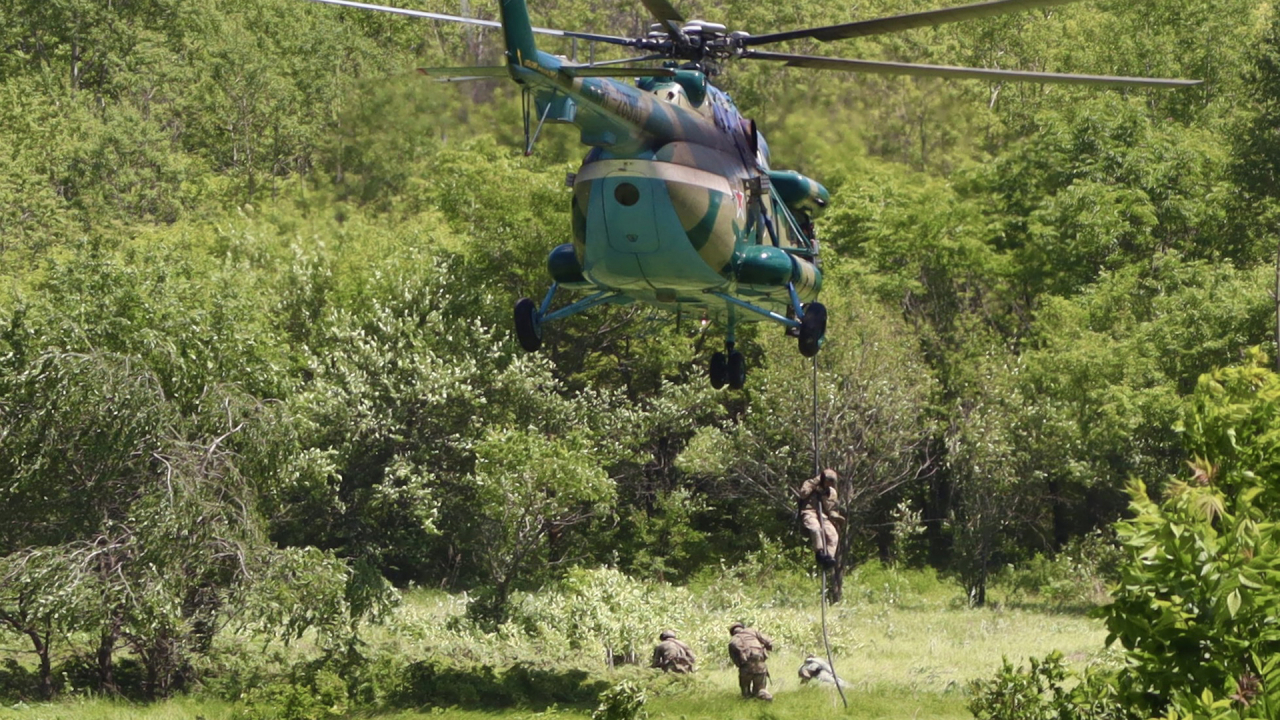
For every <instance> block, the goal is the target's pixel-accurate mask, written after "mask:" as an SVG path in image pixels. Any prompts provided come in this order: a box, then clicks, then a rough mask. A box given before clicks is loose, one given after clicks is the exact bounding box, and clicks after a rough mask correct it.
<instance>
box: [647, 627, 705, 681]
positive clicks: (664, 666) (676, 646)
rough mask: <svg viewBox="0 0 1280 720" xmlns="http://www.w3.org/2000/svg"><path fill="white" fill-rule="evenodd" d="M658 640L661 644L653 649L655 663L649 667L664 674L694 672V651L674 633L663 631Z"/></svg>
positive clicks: (651, 663)
mask: <svg viewBox="0 0 1280 720" xmlns="http://www.w3.org/2000/svg"><path fill="white" fill-rule="evenodd" d="M658 640H660V641H661V642H659V643H658V646H657V647H655V648H654V649H653V661H652V662H650V663H649V667H652V668H658V669H659V670H662V671H663V672H673V673H691V672H693V663H694V658H693V650H691V649H689V646H688V645H685V644H684V643H683V642H681V641H680V640H679V638H677V637H676V634H675V633H674V632H672V631H670V630H663V631H662V633H661V634H659V635H658Z"/></svg>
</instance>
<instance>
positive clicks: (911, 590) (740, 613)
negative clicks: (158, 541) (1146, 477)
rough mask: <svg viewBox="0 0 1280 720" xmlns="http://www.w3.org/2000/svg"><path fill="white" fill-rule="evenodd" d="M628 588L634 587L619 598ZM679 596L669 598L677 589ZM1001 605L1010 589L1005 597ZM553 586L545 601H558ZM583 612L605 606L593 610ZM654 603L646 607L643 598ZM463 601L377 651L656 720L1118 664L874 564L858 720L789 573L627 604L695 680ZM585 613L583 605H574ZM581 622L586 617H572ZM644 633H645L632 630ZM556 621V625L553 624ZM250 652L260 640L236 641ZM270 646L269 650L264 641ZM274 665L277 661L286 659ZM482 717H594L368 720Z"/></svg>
mask: <svg viewBox="0 0 1280 720" xmlns="http://www.w3.org/2000/svg"><path fill="white" fill-rule="evenodd" d="M618 592H625V588H623V589H621V590H618ZM663 592H668V591H663ZM993 595H995V596H996V597H997V599H999V593H993ZM557 597H558V596H557V595H556V593H555V592H554V591H550V590H548V591H544V592H543V593H542V594H540V595H539V596H538V597H537V598H536V599H537V601H538V602H548V601H554V600H556V598H557ZM575 602H578V603H588V604H587V605H583V606H582V607H584V608H586V609H591V608H593V607H596V606H595V605H590V603H591V602H598V601H584V600H577V601H575ZM637 602H640V601H637ZM464 607H465V604H464V602H463V600H462V599H461V598H460V597H458V596H452V595H448V594H444V593H440V592H429V591H411V592H407V593H405V596H404V602H403V604H402V606H401V607H400V608H399V609H398V610H397V612H396V614H395V617H394V618H392V620H391V621H390V622H389V623H387V624H385V625H383V626H380V627H377V628H373V629H371V630H370V631H369V632H368V633H367V634H366V640H367V641H368V643H369V644H368V646H367V647H368V650H369V652H370V653H371V654H373V655H377V656H381V657H391V658H397V659H403V660H405V661H411V660H415V659H422V658H443V659H448V660H450V661H452V662H454V663H457V664H460V665H463V666H466V665H467V664H469V663H480V664H490V665H495V666H505V665H507V664H510V663H512V662H517V661H520V662H526V663H531V664H535V665H536V666H538V667H542V668H547V669H553V670H560V669H565V670H567V669H570V668H574V667H576V668H581V669H583V670H586V671H588V672H589V673H591V674H592V676H594V677H597V678H601V679H604V680H606V681H608V682H610V683H613V682H618V681H620V680H631V681H633V682H636V683H638V684H640V685H642V686H644V687H645V688H646V692H647V693H648V696H649V702H648V704H647V705H646V708H647V710H648V711H649V715H650V717H651V718H673V719H683V720H698V719H703V718H705V719H706V720H789V719H792V718H794V719H795V720H801V719H802V718H803V719H806V720H810V719H820V718H837V717H839V718H861V719H866V720H871V719H873V718H875V719H880V718H883V719H890V718H892V719H895V720H897V719H902V720H914V719H915V718H944V719H945V718H955V719H956V720H960V719H962V718H968V717H969V713H968V712H967V710H966V709H965V704H966V702H967V700H968V693H967V689H966V687H967V683H968V681H969V680H971V679H974V678H979V677H989V676H991V675H992V674H994V672H995V671H996V669H997V668H998V667H999V666H1000V663H1001V658H1002V657H1008V658H1009V659H1010V660H1013V661H1014V662H1015V663H1025V661H1026V658H1027V657H1028V656H1043V655H1045V654H1047V653H1049V652H1050V651H1052V650H1060V651H1062V653H1063V654H1064V656H1065V657H1066V658H1067V660H1068V662H1070V663H1072V664H1075V665H1077V666H1079V665H1083V664H1086V663H1090V662H1106V661H1107V659H1108V658H1107V656H1106V655H1105V653H1104V652H1103V645H1102V643H1103V639H1104V636H1105V632H1104V630H1103V629H1102V627H1101V625H1100V624H1099V623H1098V622H1097V621H1095V620H1092V619H1089V618H1087V617H1085V616H1084V615H1082V614H1081V613H1079V612H1055V611H1051V610H1048V609H1044V608H1037V607H1035V606H1033V605H1021V606H1016V607H1014V606H1009V605H1005V604H1003V603H993V606H992V607H989V608H983V609H977V610H973V609H968V608H967V607H965V606H964V603H963V594H962V593H961V592H960V590H959V588H957V587H955V586H954V585H951V584H950V583H947V582H944V581H941V580H939V579H938V578H937V577H936V576H935V575H934V574H933V573H932V572H918V571H908V572H901V571H894V570H886V569H883V568H880V567H878V566H868V567H866V568H863V569H860V570H859V571H858V572H857V573H855V574H854V575H852V576H851V577H850V578H849V579H848V581H847V584H846V595H845V601H844V602H843V603H841V604H840V605H837V606H835V607H832V608H830V609H829V610H828V630H829V634H830V637H831V641H832V645H833V648H834V649H835V653H836V656H835V660H836V669H837V671H838V672H839V674H840V676H841V677H842V678H844V679H845V680H846V681H847V682H849V683H850V687H849V688H847V689H846V691H845V694H846V696H847V698H848V701H849V708H848V710H847V711H846V710H845V709H844V708H843V707H842V705H841V703H840V698H839V696H838V695H837V694H836V692H835V691H834V688H831V687H829V686H828V687H814V686H801V685H800V683H799V680H798V678H797V676H796V670H797V669H798V668H799V666H800V664H801V661H802V660H803V658H804V656H805V654H806V653H810V652H812V653H815V654H819V655H821V654H823V651H822V632H821V627H822V626H821V606H820V605H819V604H818V602H817V586H816V581H815V580H814V579H813V578H807V577H805V576H804V575H803V574H799V575H797V574H795V573H790V574H788V573H780V574H778V575H775V576H772V577H766V578H765V579H763V580H760V579H756V578H755V577H754V576H751V575H750V574H748V575H747V576H746V577H735V576H734V575H733V574H732V573H729V574H727V575H726V577H723V578H721V579H720V581H719V582H715V583H708V584H706V585H704V586H698V587H697V588H696V589H695V590H693V591H685V590H680V591H679V592H678V593H677V594H675V595H671V594H670V593H669V592H668V594H665V595H660V596H659V597H658V599H657V600H653V601H652V604H650V605H643V604H642V603H641V604H640V605H635V606H632V605H627V606H625V607H624V608H623V610H621V611H619V612H623V613H624V614H626V615H627V621H628V622H626V623H622V627H623V629H624V630H627V631H634V632H633V636H634V637H637V638H643V639H642V640H638V641H636V642H637V643H643V647H636V648H633V651H635V652H636V653H637V654H638V655H639V656H640V657H641V658H642V659H647V653H648V650H649V648H650V647H651V645H650V644H649V643H650V638H652V639H655V640H656V635H657V632H658V630H659V629H661V628H662V627H666V626H674V627H677V628H678V629H679V631H680V633H681V636H682V637H684V638H685V639H686V640H687V641H688V642H690V644H691V645H692V646H693V648H694V650H695V652H697V653H698V667H699V671H698V673H697V674H695V675H694V676H692V677H674V676H662V675H660V674H658V673H656V672H655V671H651V670H648V669H647V668H644V667H641V666H638V665H621V666H618V667H616V668H613V669H610V668H608V667H607V666H606V662H605V655H604V653H602V652H592V651H591V650H590V647H591V643H590V642H588V643H587V644H586V645H582V641H581V639H579V640H578V641H576V644H575V643H570V642H569V641H568V640H567V639H566V638H568V636H567V635H563V634H561V635H557V634H556V633H557V632H561V631H562V630H557V629H556V628H555V627H550V628H542V629H540V630H539V631H538V632H539V633H540V634H536V635H532V636H531V635H527V634H524V633H523V632H516V631H513V630H511V629H508V630H507V631H504V632H500V633H496V634H493V635H484V634H482V633H478V632H475V631H474V630H466V629H459V628H457V627H452V626H451V624H450V622H449V621H450V618H455V617H457V616H459V615H461V613H462V612H463V610H464ZM570 607H575V608H576V607H579V606H570ZM570 614H572V613H570ZM739 618H743V619H748V620H749V622H750V623H752V624H754V625H756V626H757V627H760V628H761V629H762V630H763V631H764V632H766V633H768V634H772V635H773V636H774V638H775V644H776V648H775V653H774V654H773V656H772V657H771V658H770V661H769V667H770V671H771V674H772V678H773V686H772V690H773V693H774V696H775V700H774V702H772V703H762V702H759V701H750V700H742V699H740V698H739V697H738V689H737V676H736V671H735V670H734V668H733V667H732V666H731V665H730V663H729V661H728V656H727V653H726V646H727V643H728V639H729V636H728V633H727V631H726V630H727V627H728V624H729V623H730V622H731V621H732V620H735V619H739ZM632 624H634V625H635V626H636V627H634V628H632V627H630V626H631V625H632ZM552 625H554V623H552ZM226 640H227V642H228V643H243V642H245V641H246V640H248V638H243V637H242V638H227V639H226ZM257 647H258V648H259V649H261V647H262V646H261V645H260V644H258V645H257ZM313 650H314V648H313V647H312V646H311V645H310V644H309V643H307V642H303V643H300V644H295V645H294V646H292V647H291V648H290V649H288V650H287V653H291V654H292V655H288V656H293V657H301V656H305V654H306V653H308V652H311V651H313ZM272 662H274V661H272ZM237 707H240V709H243V706H236V705H232V704H228V703H225V702H221V701H217V700H214V699H211V698H183V699H177V700H173V701H169V702H163V703H157V704H152V705H132V704H127V703H115V702H109V701H103V700H84V699H79V700H67V701H63V702H59V703H54V704H27V705H19V706H16V707H11V708H3V707H0V720H9V719H10V718H13V719H14V720H60V719H62V718H66V719H68V720H71V719H76V720H80V719H82V718H83V719H84V720H98V719H103V720H106V719H107V718H111V719H113V720H114V719H116V718H120V719H121V720H134V719H136V720H177V719H179V718H183V719H186V718H190V719H192V720H194V719H195V718H201V717H202V718H204V719H205V720H232V718H233V715H234V714H235V712H236V710H237ZM428 716H430V717H448V718H466V719H471V718H474V719H476V720H480V719H484V720H535V719H536V720H544V719H547V720H549V719H550V718H560V717H563V718H587V717H589V716H590V712H589V708H581V707H580V708H575V709H564V708H555V707H553V708H549V709H546V710H543V711H542V712H538V711H536V710H533V709H511V710H500V711H487V710H475V709H456V708H455V709H434V710H429V711H428V710H424V711H421V712H418V711H411V710H403V711H396V712H386V713H378V714H368V713H359V714H357V715H356V717H367V718H386V719H395V718H399V719H404V720H407V719H409V718H424V717H428Z"/></svg>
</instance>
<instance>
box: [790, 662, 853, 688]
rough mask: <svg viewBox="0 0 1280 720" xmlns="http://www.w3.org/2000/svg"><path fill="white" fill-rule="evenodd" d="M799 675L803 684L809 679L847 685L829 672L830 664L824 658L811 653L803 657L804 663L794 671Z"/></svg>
mask: <svg viewBox="0 0 1280 720" xmlns="http://www.w3.org/2000/svg"><path fill="white" fill-rule="evenodd" d="M796 674H797V675H799V676H800V684H801V685H803V684H805V683H807V682H809V681H810V680H814V681H816V682H820V683H837V682H838V683H840V687H849V683H847V682H845V681H844V680H841V679H840V678H837V677H836V674H835V673H833V672H831V666H830V665H828V664H827V661H826V660H823V659H821V658H816V657H814V656H812V655H810V656H809V657H806V658H805V659H804V664H803V665H801V666H800V671H799V672H798V673H796Z"/></svg>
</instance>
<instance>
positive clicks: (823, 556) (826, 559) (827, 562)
mask: <svg viewBox="0 0 1280 720" xmlns="http://www.w3.org/2000/svg"><path fill="white" fill-rule="evenodd" d="M814 556H815V557H817V559H818V565H819V567H823V568H826V569H827V570H834V569H835V567H836V559H835V558H833V557H831V553H829V552H826V551H825V550H818V551H815V552H814Z"/></svg>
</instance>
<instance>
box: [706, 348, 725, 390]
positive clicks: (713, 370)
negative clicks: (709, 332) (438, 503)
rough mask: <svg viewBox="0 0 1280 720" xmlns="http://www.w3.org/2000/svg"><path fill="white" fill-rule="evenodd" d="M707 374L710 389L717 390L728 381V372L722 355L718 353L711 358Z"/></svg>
mask: <svg viewBox="0 0 1280 720" xmlns="http://www.w3.org/2000/svg"><path fill="white" fill-rule="evenodd" d="M707 374H708V375H710V376H711V387H713V388H715V389H717V390H719V389H720V388H722V387H724V384H725V383H726V382H728V381H729V370H728V366H727V364H726V363H725V358H724V353H722V352H718V353H716V354H714V355H712V356H711V365H710V366H708V368H707Z"/></svg>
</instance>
